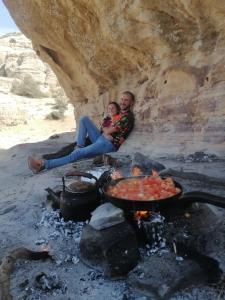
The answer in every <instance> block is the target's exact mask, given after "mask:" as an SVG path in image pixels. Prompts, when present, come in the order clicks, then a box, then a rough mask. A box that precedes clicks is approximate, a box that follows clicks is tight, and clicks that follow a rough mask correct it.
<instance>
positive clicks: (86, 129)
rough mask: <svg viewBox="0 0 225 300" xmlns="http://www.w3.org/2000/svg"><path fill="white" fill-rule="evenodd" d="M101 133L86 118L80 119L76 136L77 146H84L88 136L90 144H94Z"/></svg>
mask: <svg viewBox="0 0 225 300" xmlns="http://www.w3.org/2000/svg"><path fill="white" fill-rule="evenodd" d="M100 135H101V132H100V130H99V129H98V127H97V126H96V125H95V124H94V123H93V122H92V121H91V120H90V119H89V118H88V117H86V116H84V117H81V118H80V123H79V127H78V134H77V145H78V146H79V147H84V146H85V141H86V137H87V136H88V137H89V139H90V140H91V142H92V143H94V142H96V141H97V139H98V138H99V137H100Z"/></svg>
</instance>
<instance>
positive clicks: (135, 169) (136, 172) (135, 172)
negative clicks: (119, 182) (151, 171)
mask: <svg viewBox="0 0 225 300" xmlns="http://www.w3.org/2000/svg"><path fill="white" fill-rule="evenodd" d="M131 174H132V175H133V176H140V175H142V170H141V168H139V167H137V166H135V167H133V168H132V170H131Z"/></svg>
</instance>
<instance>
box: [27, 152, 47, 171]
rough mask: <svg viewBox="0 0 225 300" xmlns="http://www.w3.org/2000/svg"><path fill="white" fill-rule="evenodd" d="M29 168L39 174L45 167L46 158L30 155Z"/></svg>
mask: <svg viewBox="0 0 225 300" xmlns="http://www.w3.org/2000/svg"><path fill="white" fill-rule="evenodd" d="M27 163H28V167H29V169H30V170H31V171H32V172H33V173H34V174H37V173H39V172H41V171H42V170H44V169H45V164H44V160H42V159H35V158H33V157H32V156H29V157H28V159H27Z"/></svg>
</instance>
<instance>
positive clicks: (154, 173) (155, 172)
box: [152, 169, 159, 177]
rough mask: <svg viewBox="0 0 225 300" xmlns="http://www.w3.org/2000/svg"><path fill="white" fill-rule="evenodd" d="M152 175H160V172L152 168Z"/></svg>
mask: <svg viewBox="0 0 225 300" xmlns="http://www.w3.org/2000/svg"><path fill="white" fill-rule="evenodd" d="M152 177H159V173H158V172H157V171H156V170H154V169H152Z"/></svg>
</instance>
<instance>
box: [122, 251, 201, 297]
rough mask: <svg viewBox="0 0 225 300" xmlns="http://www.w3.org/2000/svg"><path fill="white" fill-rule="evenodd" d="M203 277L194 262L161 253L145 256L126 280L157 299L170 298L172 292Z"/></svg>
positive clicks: (196, 282) (195, 282)
mask: <svg viewBox="0 0 225 300" xmlns="http://www.w3.org/2000/svg"><path fill="white" fill-rule="evenodd" d="M203 278H204V276H203V274H202V271H201V269H200V267H199V266H198V265H197V264H196V263H195V262H192V261H189V260H183V261H177V260H176V255H175V254H173V253H162V254H154V255H152V256H150V257H145V258H144V259H143V261H142V262H141V263H139V264H138V265H137V267H135V269H134V270H132V271H131V272H130V273H129V276H128V282H129V285H130V286H132V287H133V288H135V289H137V290H139V291H141V292H142V293H143V294H145V295H146V296H153V295H157V297H158V298H159V299H170V296H171V295H172V294H173V293H174V292H176V291H178V290H182V289H183V288H186V287H188V286H191V285H192V284H198V283H200V282H202V281H203ZM158 298H157V299H158Z"/></svg>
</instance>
